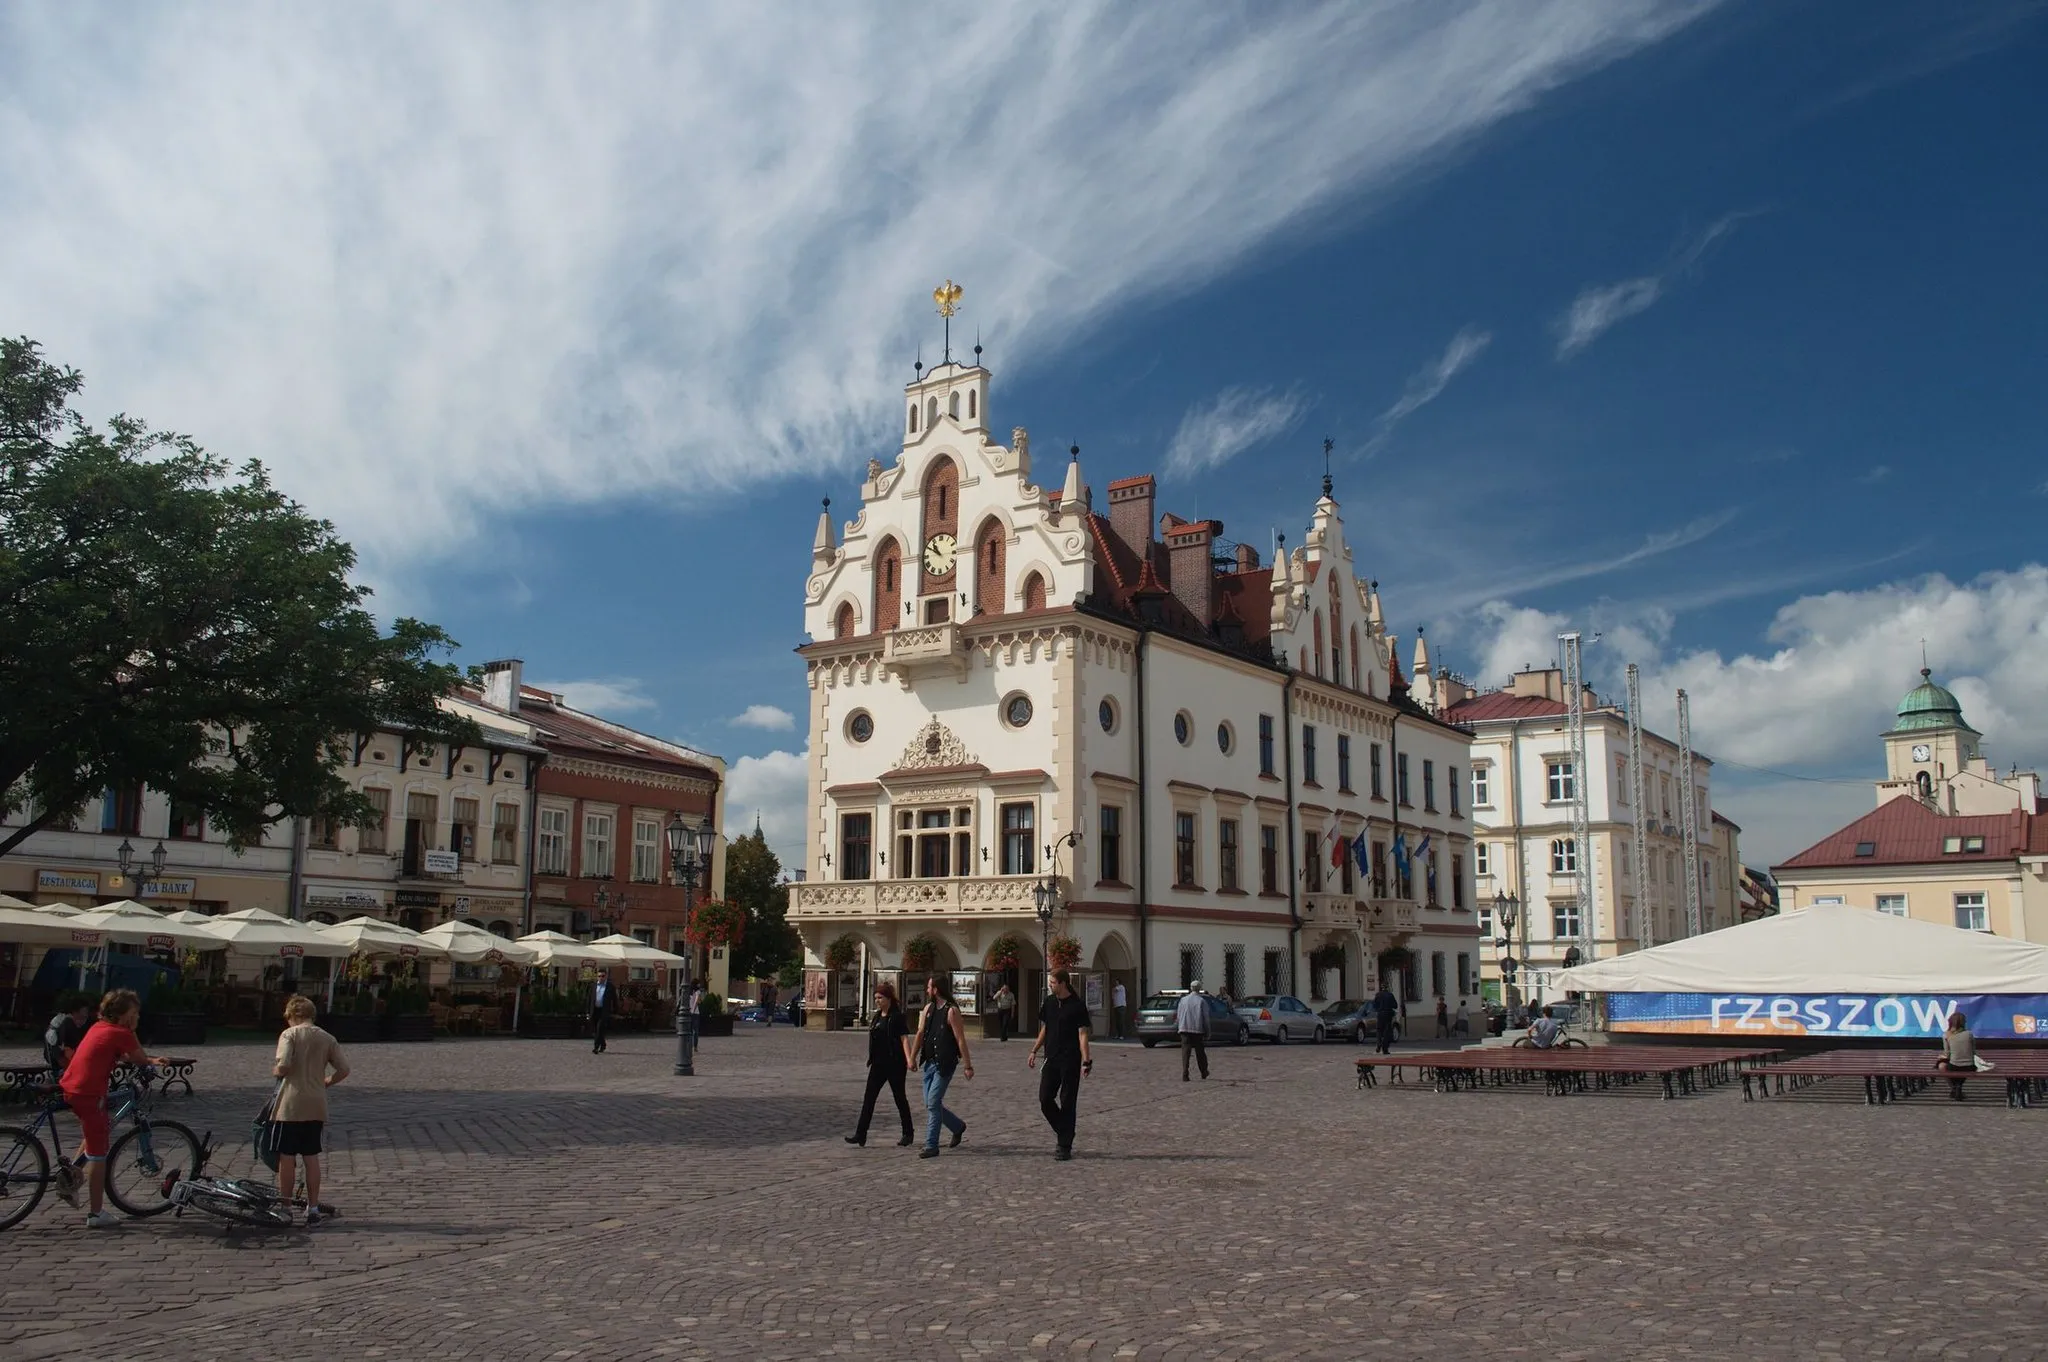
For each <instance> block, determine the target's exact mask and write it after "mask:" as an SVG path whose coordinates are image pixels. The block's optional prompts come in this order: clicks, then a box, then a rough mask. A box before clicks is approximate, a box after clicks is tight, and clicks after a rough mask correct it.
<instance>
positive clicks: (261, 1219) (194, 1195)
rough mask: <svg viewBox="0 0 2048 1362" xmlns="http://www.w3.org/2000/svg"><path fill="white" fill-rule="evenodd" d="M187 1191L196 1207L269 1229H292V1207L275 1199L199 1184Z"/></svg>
mask: <svg viewBox="0 0 2048 1362" xmlns="http://www.w3.org/2000/svg"><path fill="white" fill-rule="evenodd" d="M186 1195H187V1198H188V1200H187V1204H188V1205H190V1206H191V1207H192V1209H194V1210H198V1211H205V1212H206V1213H207V1214H208V1215H217V1216H219V1217H220V1218H221V1219H223V1220H232V1221H234V1222H235V1223H236V1224H238V1225H254V1226H256V1227H257V1228H258V1229H265V1230H288V1229H290V1228H291V1225H292V1213H291V1211H290V1210H289V1209H288V1208H286V1207H284V1206H281V1205H279V1204H278V1203H277V1202H275V1201H257V1200H255V1199H254V1198H251V1197H244V1196H236V1195H234V1194H232V1193H229V1192H219V1191H215V1190H213V1189H212V1188H210V1187H209V1188H195V1189H194V1190H193V1191H191V1192H189V1193H187V1194H186Z"/></svg>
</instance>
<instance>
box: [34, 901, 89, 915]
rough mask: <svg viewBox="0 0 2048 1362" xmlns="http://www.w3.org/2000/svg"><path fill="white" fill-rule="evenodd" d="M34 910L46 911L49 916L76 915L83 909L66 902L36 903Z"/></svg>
mask: <svg viewBox="0 0 2048 1362" xmlns="http://www.w3.org/2000/svg"><path fill="white" fill-rule="evenodd" d="M35 911H36V912H38V913H47V914H49V915H50V916H51V917H77V916H78V915H79V914H80V913H82V912H84V911H85V909H83V908H74V907H72V906H71V905H70V904H68V903H38V904H37V905H36V906H35Z"/></svg>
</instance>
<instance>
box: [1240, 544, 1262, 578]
mask: <svg viewBox="0 0 2048 1362" xmlns="http://www.w3.org/2000/svg"><path fill="white" fill-rule="evenodd" d="M1237 570H1238V571H1239V572H1257V571H1258V570H1259V551H1258V550H1257V549H1255V548H1253V547H1252V546H1251V545H1250V544H1239V545H1238V546H1237Z"/></svg>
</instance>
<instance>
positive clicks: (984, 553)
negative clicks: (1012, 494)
mask: <svg viewBox="0 0 2048 1362" xmlns="http://www.w3.org/2000/svg"><path fill="white" fill-rule="evenodd" d="M1004 538H1005V536H1004V533H1003V522H1002V521H1000V520H997V519H996V518H995V517H994V516H990V517H989V518H988V519H987V520H986V521H984V522H982V526H981V532H980V533H979V534H977V535H975V536H974V607H975V613H976V614H979V615H1000V614H1002V613H1004V611H1005V609H1006V603H1005V602H1004V600H1003V588H1004V587H1005V586H1006V585H1007V584H1008V583H1009V580H1010V579H1009V575H1008V573H1006V572H1005V571H1004V564H1003V557H1004Z"/></svg>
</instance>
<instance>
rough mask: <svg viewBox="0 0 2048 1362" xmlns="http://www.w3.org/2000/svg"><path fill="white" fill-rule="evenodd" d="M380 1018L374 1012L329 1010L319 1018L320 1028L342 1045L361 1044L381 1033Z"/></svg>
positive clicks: (378, 1037) (379, 1036) (380, 1035)
mask: <svg viewBox="0 0 2048 1362" xmlns="http://www.w3.org/2000/svg"><path fill="white" fill-rule="evenodd" d="M381 1021H382V1018H380V1017H378V1016H377V1014H376V1013H374V1012H330V1013H328V1014H327V1015H326V1016H324V1017H322V1018H321V1019H320V1029H321V1030H323V1031H325V1032H326V1033H327V1034H328V1035H330V1036H332V1037H334V1039H335V1040H336V1041H337V1042H339V1043H340V1044H343V1045H361V1044H364V1043H365V1042H368V1041H373V1040H379V1039H381V1038H382V1035H383V1028H382V1026H381V1025H380V1023H381Z"/></svg>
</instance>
